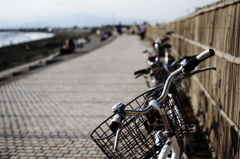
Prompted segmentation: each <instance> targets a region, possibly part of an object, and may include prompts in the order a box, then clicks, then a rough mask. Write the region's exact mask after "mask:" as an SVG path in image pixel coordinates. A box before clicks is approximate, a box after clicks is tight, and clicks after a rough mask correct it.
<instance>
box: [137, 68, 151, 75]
mask: <svg viewBox="0 0 240 159" xmlns="http://www.w3.org/2000/svg"><path fill="white" fill-rule="evenodd" d="M149 72H150V68H145V69H141V70H138V71H136V72H134V75H138V74H148V73H149Z"/></svg>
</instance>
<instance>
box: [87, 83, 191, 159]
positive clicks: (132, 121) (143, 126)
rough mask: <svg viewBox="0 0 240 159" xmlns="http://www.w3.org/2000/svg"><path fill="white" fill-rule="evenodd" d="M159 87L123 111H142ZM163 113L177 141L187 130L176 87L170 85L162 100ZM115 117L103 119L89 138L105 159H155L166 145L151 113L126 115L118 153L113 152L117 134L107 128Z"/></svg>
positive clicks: (158, 120)
mask: <svg viewBox="0 0 240 159" xmlns="http://www.w3.org/2000/svg"><path fill="white" fill-rule="evenodd" d="M162 89H163V88H162V86H160V87H156V88H155V89H152V90H149V91H147V92H145V93H143V94H141V95H139V96H138V97H136V98H135V99H133V100H132V101H131V102H129V103H128V104H127V105H125V109H126V110H129V109H131V110H142V109H144V108H145V107H146V106H148V104H149V102H150V101H151V100H153V99H156V98H158V97H159V95H161V93H162ZM162 105H163V106H164V111H165V114H167V117H168V119H169V122H170V124H171V126H172V128H173V130H174V132H175V136H176V138H177V140H178V142H180V141H181V139H182V138H183V137H184V136H185V134H186V133H188V131H189V122H188V118H187V115H186V113H185V111H184V109H183V107H182V105H181V103H180V99H179V95H178V92H177V90H176V88H175V85H172V86H171V88H170V91H169V94H168V95H167V97H166V99H165V101H164V102H163V103H162ZM113 116H114V115H112V116H110V117H109V118H108V119H106V120H105V121H104V122H103V123H102V124H100V125H99V126H98V127H97V128H96V129H95V130H94V131H93V132H92V134H91V138H92V139H93V140H94V142H95V143H96V144H97V145H98V146H99V148H100V149H101V150H102V151H103V152H104V154H105V155H106V156H107V157H108V158H111V159H113V158H117V159H120V158H123V159H126V158H146V159H149V158H155V157H156V156H158V154H159V152H160V150H161V149H162V147H163V145H164V144H165V142H166V140H167V138H166V137H165V136H164V135H163V133H162V131H163V130H164V126H163V122H162V118H161V116H160V115H159V114H158V113H157V112H155V111H152V112H150V113H148V114H146V115H140V116H126V117H125V118H124V119H123V121H122V122H121V126H122V131H121V134H120V136H119V144H118V151H117V152H116V151H115V150H114V142H115V136H116V134H115V133H114V132H112V131H111V129H110V128H109V125H110V121H111V120H112V118H113Z"/></svg>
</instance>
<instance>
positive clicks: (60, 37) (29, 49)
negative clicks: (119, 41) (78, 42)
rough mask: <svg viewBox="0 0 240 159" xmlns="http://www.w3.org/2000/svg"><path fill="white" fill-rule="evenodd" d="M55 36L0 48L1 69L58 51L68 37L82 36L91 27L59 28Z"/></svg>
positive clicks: (87, 32) (88, 31)
mask: <svg viewBox="0 0 240 159" xmlns="http://www.w3.org/2000/svg"><path fill="white" fill-rule="evenodd" d="M53 33H54V34H55V36H54V37H51V38H47V39H41V40H36V41H31V42H25V43H21V44H18V45H11V46H5V47H2V48H0V57H1V58H0V71H3V70H6V69H9V68H12V67H15V66H18V65H22V64H25V63H28V62H32V61H34V60H37V59H41V58H44V57H47V56H49V55H51V54H54V53H56V52H57V51H58V50H59V48H60V47H61V46H62V45H63V43H64V42H65V40H66V39H68V38H73V39H75V38H82V37H85V36H88V35H89V34H90V30H89V29H59V30H56V31H54V32H53Z"/></svg>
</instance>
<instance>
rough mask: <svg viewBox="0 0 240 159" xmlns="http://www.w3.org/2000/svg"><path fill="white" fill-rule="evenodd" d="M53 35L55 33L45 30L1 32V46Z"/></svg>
mask: <svg viewBox="0 0 240 159" xmlns="http://www.w3.org/2000/svg"><path fill="white" fill-rule="evenodd" d="M53 36H54V34H53V33H43V32H0V47H3V46H9V45H17V44H20V43H23V42H29V41H35V40H40V39H46V38H51V37H53Z"/></svg>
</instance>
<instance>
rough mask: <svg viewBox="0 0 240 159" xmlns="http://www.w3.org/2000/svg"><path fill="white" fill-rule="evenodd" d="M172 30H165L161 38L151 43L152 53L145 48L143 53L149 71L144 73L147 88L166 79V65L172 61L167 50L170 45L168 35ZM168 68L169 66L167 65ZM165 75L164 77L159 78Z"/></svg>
mask: <svg viewBox="0 0 240 159" xmlns="http://www.w3.org/2000/svg"><path fill="white" fill-rule="evenodd" d="M172 33H173V32H167V33H166V36H165V37H164V38H162V39H160V38H158V39H156V40H155V41H154V43H153V48H154V53H152V52H149V51H148V50H145V51H144V52H143V53H144V54H146V55H147V67H148V68H150V71H149V73H147V74H144V78H145V80H146V84H147V86H148V87H149V88H151V87H154V86H156V85H158V84H159V83H161V82H162V81H163V80H165V79H166V77H167V75H168V73H167V72H168V70H167V68H168V66H170V64H171V63H172V62H173V61H174V58H173V57H172V56H171V55H170V53H169V50H170V48H171V47H172V46H171V45H170V44H169V43H168V41H169V39H170V38H169V35H171V34H172ZM169 68H170V67H169ZM163 76H165V78H161V77H163Z"/></svg>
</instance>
